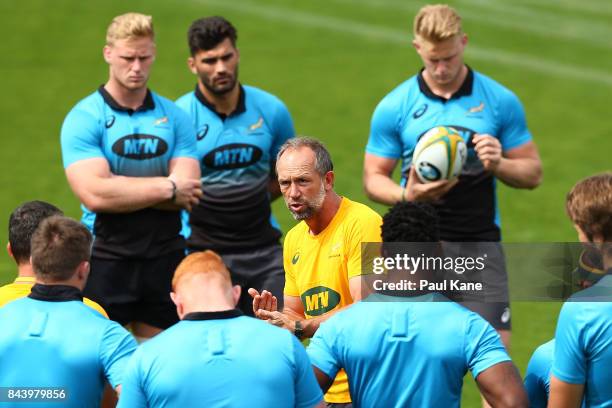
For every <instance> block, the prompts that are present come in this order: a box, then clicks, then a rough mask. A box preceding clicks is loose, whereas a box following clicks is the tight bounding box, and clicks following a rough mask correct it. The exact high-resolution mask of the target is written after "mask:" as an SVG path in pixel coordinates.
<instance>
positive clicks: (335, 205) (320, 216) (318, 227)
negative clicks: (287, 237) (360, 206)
mask: <svg viewBox="0 0 612 408" xmlns="http://www.w3.org/2000/svg"><path fill="white" fill-rule="evenodd" d="M341 203H342V197H340V196H339V195H338V194H336V192H335V191H333V190H332V191H330V192H329V193H328V194H327V195H326V196H325V200H324V201H323V205H322V206H321V209H320V210H319V211H318V212H317V213H316V214H315V215H313V216H312V217H310V218H308V219H306V220H304V222H306V225H308V228H310V233H311V234H312V235H318V234H319V233H321V232H322V231H323V230H324V229H325V228H327V226H328V225H329V224H330V223H331V222H332V220H333V219H334V217H335V216H336V213H337V212H338V210H339V209H340V204H341Z"/></svg>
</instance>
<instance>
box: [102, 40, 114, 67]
mask: <svg viewBox="0 0 612 408" xmlns="http://www.w3.org/2000/svg"><path fill="white" fill-rule="evenodd" d="M111 52H112V50H111V46H110V45H105V46H104V48H102V55H103V56H104V61H106V63H107V64H110V62H111Z"/></svg>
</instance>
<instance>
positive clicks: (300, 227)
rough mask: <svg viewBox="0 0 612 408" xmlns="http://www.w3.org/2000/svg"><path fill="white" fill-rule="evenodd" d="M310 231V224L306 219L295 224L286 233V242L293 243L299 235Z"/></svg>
mask: <svg viewBox="0 0 612 408" xmlns="http://www.w3.org/2000/svg"><path fill="white" fill-rule="evenodd" d="M307 233H308V225H307V224H306V223H305V222H304V221H300V222H298V223H297V224H295V225H294V226H293V227H291V229H290V230H289V231H288V232H287V234H286V235H285V243H291V242H293V241H294V240H295V239H297V238H298V237H301V236H303V235H304V234H307Z"/></svg>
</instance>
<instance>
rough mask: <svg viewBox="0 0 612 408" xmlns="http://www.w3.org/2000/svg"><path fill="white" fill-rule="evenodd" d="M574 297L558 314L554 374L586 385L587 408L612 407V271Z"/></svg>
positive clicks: (559, 377) (570, 381)
mask: <svg viewBox="0 0 612 408" xmlns="http://www.w3.org/2000/svg"><path fill="white" fill-rule="evenodd" d="M607 273H608V274H607V275H606V276H604V277H603V278H601V279H600V280H599V281H598V282H597V283H596V284H595V285H593V286H591V287H590V288H588V289H585V290H582V291H580V292H577V293H575V294H574V295H572V297H571V298H570V299H568V301H566V302H565V304H564V305H563V307H562V308H561V312H560V314H559V320H558V322H557V330H556V332H555V340H556V342H555V354H554V360H553V363H552V374H553V375H554V376H555V377H557V378H558V379H560V380H561V381H564V382H566V383H571V384H584V404H585V406H587V407H598V408H599V407H601V408H603V407H612V387H611V386H610V385H611V384H612V275H611V273H612V269H609V270H608V271H607Z"/></svg>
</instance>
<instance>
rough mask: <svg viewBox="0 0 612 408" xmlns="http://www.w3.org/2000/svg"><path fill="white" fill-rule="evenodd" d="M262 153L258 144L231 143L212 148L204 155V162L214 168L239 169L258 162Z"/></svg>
mask: <svg viewBox="0 0 612 408" xmlns="http://www.w3.org/2000/svg"><path fill="white" fill-rule="evenodd" d="M262 155H263V152H262V150H261V149H260V148H259V147H257V146H254V145H250V144H243V143H231V144H227V145H223V146H219V147H217V148H216V149H214V150H211V151H210V152H208V154H207V155H206V156H204V158H203V159H202V162H203V163H204V165H205V166H207V167H211V168H213V169H220V170H230V169H239V168H242V167H248V166H250V165H251V164H253V163H257V162H258V161H259V159H260V158H261V156H262Z"/></svg>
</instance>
